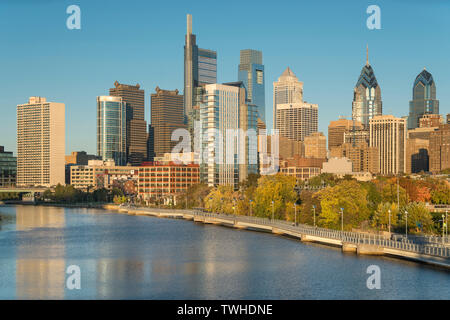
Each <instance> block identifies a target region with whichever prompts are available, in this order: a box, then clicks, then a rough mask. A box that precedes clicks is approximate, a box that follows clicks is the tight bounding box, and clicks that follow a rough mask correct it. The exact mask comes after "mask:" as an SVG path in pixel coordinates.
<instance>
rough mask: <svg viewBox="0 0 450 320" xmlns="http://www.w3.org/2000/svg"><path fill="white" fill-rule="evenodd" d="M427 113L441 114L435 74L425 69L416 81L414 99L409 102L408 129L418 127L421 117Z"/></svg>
mask: <svg viewBox="0 0 450 320" xmlns="http://www.w3.org/2000/svg"><path fill="white" fill-rule="evenodd" d="M425 114H439V100H436V84H435V83H434V80H433V76H432V75H431V73H429V72H428V71H427V70H425V69H424V70H423V71H422V72H421V73H420V74H419V75H418V76H417V77H416V80H415V81H414V85H413V99H412V101H410V102H409V117H408V129H409V130H411V129H415V128H418V127H419V119H420V118H421V117H422V116H423V115H425Z"/></svg>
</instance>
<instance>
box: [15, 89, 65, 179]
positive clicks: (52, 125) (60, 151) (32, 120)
mask: <svg viewBox="0 0 450 320" xmlns="http://www.w3.org/2000/svg"><path fill="white" fill-rule="evenodd" d="M65 147H66V124H65V105H64V103H56V102H47V99H46V98H43V97H31V98H30V99H29V100H28V103H26V104H20V105H18V106H17V185H18V186H45V187H50V186H55V185H57V184H58V183H60V184H64V183H65V163H64V161H65V151H66V150H65Z"/></svg>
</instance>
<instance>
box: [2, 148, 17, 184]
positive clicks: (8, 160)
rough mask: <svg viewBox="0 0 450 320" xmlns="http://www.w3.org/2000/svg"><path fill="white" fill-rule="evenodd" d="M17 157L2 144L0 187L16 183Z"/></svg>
mask: <svg viewBox="0 0 450 320" xmlns="http://www.w3.org/2000/svg"><path fill="white" fill-rule="evenodd" d="M16 178H17V158H16V157H14V156H13V153H12V152H6V151H5V148H4V147H3V146H0V188H3V187H12V186H15V185H16Z"/></svg>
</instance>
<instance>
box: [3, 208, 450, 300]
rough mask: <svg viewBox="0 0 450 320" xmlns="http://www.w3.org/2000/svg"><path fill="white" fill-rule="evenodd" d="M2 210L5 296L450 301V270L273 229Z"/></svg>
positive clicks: (101, 213)
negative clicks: (74, 272)
mask: <svg viewBox="0 0 450 320" xmlns="http://www.w3.org/2000/svg"><path fill="white" fill-rule="evenodd" d="M0 215H1V216H2V222H1V224H0V227H1V228H0V299H450V273H449V272H448V271H443V270H439V269H436V268H433V267H429V266H426V265H421V264H417V263H414V262H409V261H403V260H397V259H393V258H388V257H370V256H357V255H355V254H343V253H342V252H341V250H340V249H338V248H331V247H325V246H321V245H317V244H310V243H309V244H305V243H301V242H300V241H298V240H294V239H290V238H286V237H282V236H276V235H272V234H266V233H260V232H254V231H246V230H236V229H230V228H225V227H221V226H214V225H203V224H198V223H193V222H190V221H184V220H173V219H161V218H153V217H145V216H130V215H124V214H118V213H114V212H108V211H105V210H97V209H79V208H76V209H67V208H66V209H64V208H57V207H40V206H0ZM71 265H75V266H78V267H79V270H80V280H81V288H80V289H72V290H70V289H69V288H68V287H67V285H66V281H67V279H68V277H69V276H70V274H67V273H66V271H67V268H68V267H69V266H71ZM371 265H377V266H378V267H379V268H380V284H381V288H380V289H368V287H367V284H366V281H367V279H368V278H369V276H370V274H368V273H367V268H368V267H369V266H371Z"/></svg>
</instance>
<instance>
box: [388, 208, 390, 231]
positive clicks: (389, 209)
mask: <svg viewBox="0 0 450 320" xmlns="http://www.w3.org/2000/svg"><path fill="white" fill-rule="evenodd" d="M388 212H389V234H391V209H389V210H388Z"/></svg>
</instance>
